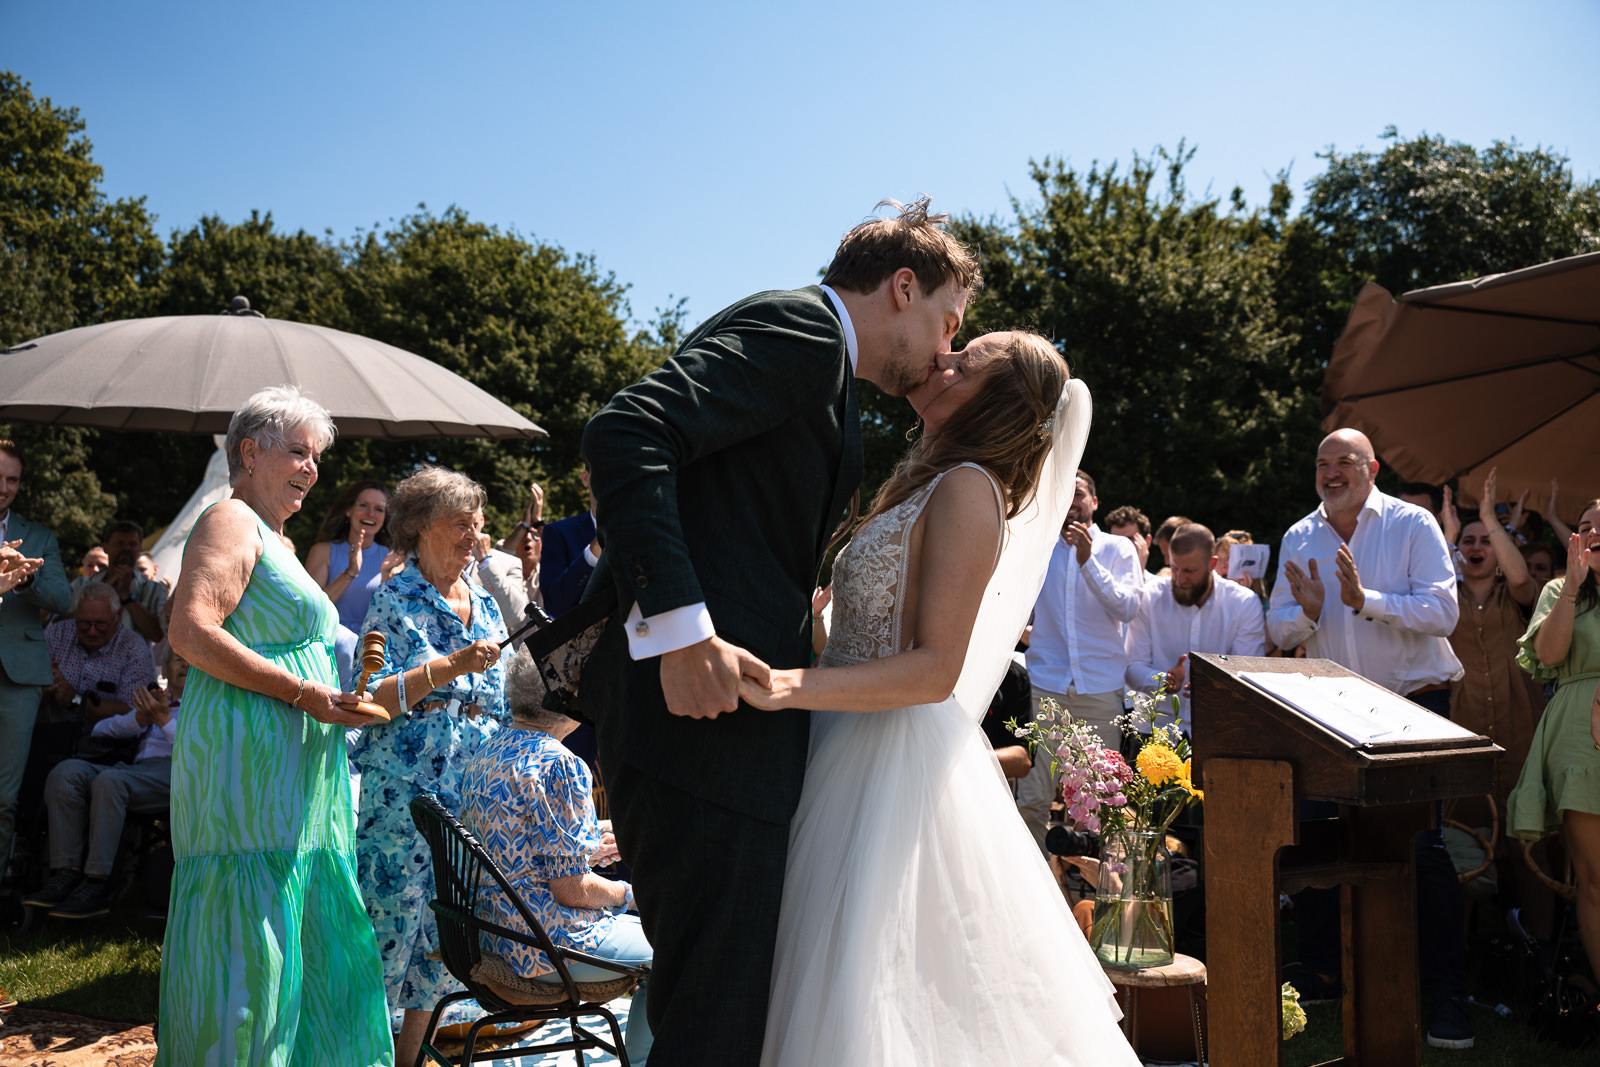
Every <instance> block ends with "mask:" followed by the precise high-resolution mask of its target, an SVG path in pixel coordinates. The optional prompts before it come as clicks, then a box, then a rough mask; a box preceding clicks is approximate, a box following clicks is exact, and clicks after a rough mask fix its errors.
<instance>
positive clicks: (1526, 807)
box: [1506, 500, 1600, 974]
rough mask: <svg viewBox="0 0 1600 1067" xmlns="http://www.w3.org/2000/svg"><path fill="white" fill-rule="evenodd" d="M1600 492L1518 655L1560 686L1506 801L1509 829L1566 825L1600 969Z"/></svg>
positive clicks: (1585, 930) (1535, 831)
mask: <svg viewBox="0 0 1600 1067" xmlns="http://www.w3.org/2000/svg"><path fill="white" fill-rule="evenodd" d="M1597 575H1600V500H1592V501H1590V502H1589V503H1588V504H1586V505H1584V509H1583V516H1582V518H1581V519H1579V520H1578V532H1577V533H1575V534H1573V535H1572V537H1571V538H1570V539H1569V542H1568V545H1567V573H1566V576H1565V577H1563V578H1557V579H1555V580H1554V581H1552V582H1550V583H1549V584H1547V585H1546V586H1545V587H1544V591H1543V592H1542V593H1541V594H1540V595H1539V603H1538V605H1537V606H1536V607H1535V608H1534V609H1533V619H1532V620H1531V621H1530V622H1529V623H1528V632H1527V633H1525V634H1523V635H1522V639H1521V640H1520V641H1519V642H1518V644H1519V645H1520V647H1521V652H1520V654H1519V655H1518V656H1517V662H1518V663H1520V664H1521V665H1522V669H1523V670H1525V671H1528V672H1529V673H1530V674H1532V675H1533V676H1534V677H1535V678H1536V679H1539V680H1540V681H1544V680H1548V679H1552V678H1553V679H1555V681H1556V684H1557V686H1558V687H1559V688H1557V689H1556V695H1555V697H1554V698H1552V699H1551V701H1550V704H1549V706H1548V707H1547V708H1545V712H1544V718H1542V719H1540V720H1539V728H1538V729H1537V730H1535V731H1534V735H1533V746H1532V749H1531V750H1530V751H1529V753H1528V762H1527V763H1525V764H1523V765H1522V775H1521V777H1520V778H1518V779H1517V787H1516V788H1515V789H1513V790H1512V791H1511V798H1510V800H1509V802H1508V804H1507V807H1506V827H1507V829H1508V830H1509V831H1510V833H1512V834H1513V835H1515V836H1517V837H1522V838H1527V839H1529V840H1537V839H1538V838H1540V837H1543V836H1544V835H1545V834H1547V833H1549V832H1550V831H1552V830H1557V829H1559V830H1561V831H1562V838H1563V839H1564V841H1565V843H1566V846H1567V856H1568V858H1570V859H1571V861H1572V868H1573V871H1574V872H1575V874H1576V879H1577V890H1578V896H1577V912H1578V933H1579V935H1580V936H1581V937H1582V938H1583V947H1584V949H1585V951H1586V952H1588V954H1589V965H1590V967H1592V968H1593V969H1594V972H1595V973H1596V974H1600V591H1597V588H1596V583H1595V579H1596V576H1597Z"/></svg>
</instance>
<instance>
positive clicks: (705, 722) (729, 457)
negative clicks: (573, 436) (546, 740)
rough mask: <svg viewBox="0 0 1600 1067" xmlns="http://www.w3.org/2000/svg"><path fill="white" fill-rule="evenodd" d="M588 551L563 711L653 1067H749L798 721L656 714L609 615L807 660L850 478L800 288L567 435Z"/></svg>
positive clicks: (763, 300) (734, 311) (754, 1052)
mask: <svg viewBox="0 0 1600 1067" xmlns="http://www.w3.org/2000/svg"><path fill="white" fill-rule="evenodd" d="M583 454H584V458H585V459H586V460H587V461H588V464H589V471H590V486H591V487H592V489H593V491H594V495H595V503H596V513H597V515H598V518H599V523H600V534H601V538H602V540H603V543H604V545H605V553H604V555H603V557H602V559H601V565H600V566H599V567H598V568H596V570H595V574H594V578H593V580H592V582H591V585H590V594H591V595H592V594H593V593H594V592H595V591H596V590H597V589H599V588H601V587H602V586H603V585H605V584H608V583H609V584H614V585H615V587H616V589H617V593H618V600H619V606H618V610H617V614H616V616H615V617H613V619H612V621H611V624H610V625H609V626H608V627H607V629H606V631H605V633H604V635H603V636H602V638H601V640H600V642H599V644H598V645H597V646H596V648H595V651H594V654H593V656H592V657H591V658H590V660H589V662H588V664H587V665H586V667H585V668H584V675H583V686H582V692H581V694H580V700H581V704H582V707H583V710H584V713H585V714H586V715H587V716H588V717H589V718H591V719H592V720H593V721H594V723H595V726H596V728H597V731H598V733H599V741H600V766H601V771H602V773H603V775H604V776H605V783H606V791H607V794H606V795H607V798H608V801H609V803H610V807H611V815H612V819H613V821H614V824H615V829H616V834H617V844H618V846H619V847H620V849H621V850H622V856H623V859H624V860H626V861H627V863H628V865H629V866H630V867H631V868H632V869H633V875H634V883H633V884H634V891H635V896H636V899H637V901H638V906H639V913H640V917H641V919H642V921H643V924H644V931H645V935H646V936H647V937H648V938H649V939H650V943H651V946H652V948H653V949H654V952H655V961H654V964H653V968H652V972H651V978H650V996H649V998H648V1003H649V1009H648V1010H649V1016H650V1025H651V1029H652V1030H653V1031H654V1034H655V1045H654V1047H653V1048H652V1049H651V1053H650V1062H651V1064H652V1067H676V1065H680V1064H681V1065H691V1064H692V1065H695V1067H710V1065H713V1064H715V1065H717V1067H738V1065H742V1064H752V1065H753V1064H755V1063H756V1062H757V1060H758V1059H759V1057H760V1054H761V1040H762V1036H763V1033H764V1030H765V1026H766V1011H767V994H768V988H769V984H770V981H771V972H772V955H773V946H774V941H775V938H776V936H777V923H778V909H779V904H780V901H781V896H782V891H783V872H784V859H785V855H786V853H787V850H788V844H789V819H790V817H791V816H792V815H793V814H794V810H795V806H796V804H797V802H798V801H799V797H800V783H801V778H802V776H803V775H804V773H805V762H806V743H807V715H806V713H805V712H800V711H787V712H764V711H758V710H755V709H753V708H750V707H748V706H746V705H741V706H740V708H739V710H738V711H736V712H732V713H728V714H724V715H721V716H718V717H717V718H714V719H690V718H684V717H680V716H675V715H672V714H670V713H669V712H668V711H667V707H666V701H665V699H664V697H663V696H662V692H661V674H660V671H661V666H660V663H661V661H660V659H659V657H651V658H647V659H642V660H634V659H633V658H632V656H631V655H630V652H629V647H628V622H627V616H628V613H629V611H630V609H631V608H632V607H633V606H634V604H635V603H637V604H638V606H639V609H640V612H641V613H642V615H643V617H644V618H647V619H648V618H651V617H654V616H657V615H660V614H661V613H663V612H667V611H670V610H672V609H674V608H680V607H685V606H689V605H695V604H704V605H705V606H706V609H707V610H708V612H709V613H710V616H711V621H712V624H713V625H714V626H715V628H716V633H717V636H718V637H720V638H722V639H723V640H725V641H727V642H729V643H731V644H734V645H738V646H740V647H742V648H745V649H748V650H749V651H750V652H751V653H753V654H754V655H756V656H758V657H760V658H761V659H763V660H765V661H766V662H767V663H768V664H769V665H771V666H773V667H801V666H805V665H806V664H807V663H808V662H809V656H810V651H811V592H812V589H813V587H814V584H815V582H816V578H817V573H818V570H819V568H820V566H821V563H822V557H823V553H824V550H825V548H826V545H827V541H828V538H829V535H830V534H831V533H832V531H833V530H834V529H835V527H836V526H837V525H838V524H839V522H840V521H841V520H842V519H843V518H844V517H845V515H846V512H847V508H848V504H849V500H850V498H851V496H852V494H853V493H854V492H855V488H856V485H857V484H858V483H859V481H860V478H861V437H860V425H859V420H858V416H857V413H856V396H855V380H854V374H853V371H852V368H851V366H850V360H849V353H848V350H847V347H846V341H845V333H844V327H843V325H842V324H841V322H840V318H839V315H838V314H837V312H836V311H835V309H834V307H833V305H832V303H831V302H830V300H829V298H828V296H827V294H826V293H825V292H823V290H822V289H821V288H820V287H818V286H811V287H809V288H806V289H799V290H795V291H792V292H772V293H761V294H758V295H756V296H753V297H750V298H748V299H746V300H743V301H741V302H739V303H737V304H735V305H733V306H732V307H730V308H727V309H726V310H724V311H722V312H720V313H719V314H717V315H716V316H715V317H713V318H712V319H711V320H710V321H709V322H707V323H706V324H705V325H704V326H702V327H701V328H700V329H699V330H697V331H696V332H695V334H694V335H693V336H691V337H690V338H689V339H688V340H687V341H685V342H684V344H683V346H682V347H681V348H680V349H679V350H678V351H677V353H676V354H674V355H673V357H672V358H671V359H669V360H668V361H667V363H666V364H665V365H664V366H663V367H662V368H661V369H660V370H658V371H655V372H654V373H652V374H650V375H648V376H647V377H645V378H644V379H643V380H642V381H640V382H638V383H637V384H635V385H632V386H629V387H628V388H626V389H624V390H622V391H621V392H620V393H618V394H617V395H616V396H615V397H614V398H612V400H611V402H610V404H608V405H607V406H606V408H605V409H604V410H603V411H601V412H600V413H599V414H598V415H596V416H595V417H594V418H593V419H592V420H591V421H590V423H589V425H588V428H587V429H586V430H585V432H584V436H583Z"/></svg>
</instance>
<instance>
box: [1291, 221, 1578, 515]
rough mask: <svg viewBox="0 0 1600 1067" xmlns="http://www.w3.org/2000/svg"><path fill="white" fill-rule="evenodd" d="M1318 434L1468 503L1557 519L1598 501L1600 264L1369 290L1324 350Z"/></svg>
mask: <svg viewBox="0 0 1600 1067" xmlns="http://www.w3.org/2000/svg"><path fill="white" fill-rule="evenodd" d="M1322 410H1323V420H1322V426H1323V428H1324V429H1326V430H1333V429H1337V428H1338V427H1341V426H1351V427H1354V428H1356V429H1358V430H1361V431H1363V432H1364V433H1366V435H1367V436H1368V437H1370V438H1372V443H1373V445H1374V447H1375V448H1376V449H1377V451H1378V456H1379V458H1380V459H1382V460H1383V461H1384V462H1386V463H1387V464H1389V466H1391V467H1393V468H1394V470H1395V471H1396V472H1398V473H1399V474H1400V475H1401V476H1403V477H1404V478H1406V479H1407V480H1410V481H1419V482H1432V483H1433V484H1435V485H1442V484H1444V483H1446V482H1449V481H1452V480H1455V479H1458V478H1459V479H1460V486H1459V488H1460V490H1461V493H1462V496H1463V497H1465V498H1466V499H1467V500H1469V501H1472V502H1476V501H1477V498H1478V493H1479V490H1480V489H1481V488H1482V485H1483V479H1484V476H1485V475H1486V474H1487V473H1488V471H1489V468H1491V467H1498V468H1499V476H1498V482H1499V487H1500V492H1501V494H1502V498H1509V499H1510V500H1513V501H1514V500H1515V499H1516V497H1517V495H1518V494H1520V493H1521V492H1522V491H1523V490H1524V489H1527V490H1531V494H1530V497H1529V506H1530V507H1532V508H1534V509H1535V510H1543V508H1544V503H1545V499H1546V496H1547V495H1548V493H1549V490H1550V479H1551V478H1556V479H1558V480H1559V481H1560V483H1561V501H1560V510H1561V512H1562V515H1561V517H1562V518H1563V519H1565V520H1566V521H1567V522H1568V523H1569V524H1570V523H1573V522H1575V521H1576V520H1577V517H1578V516H1577V514H1576V512H1577V509H1578V508H1579V507H1580V506H1581V505H1582V504H1583V502H1584V501H1586V500H1590V499H1593V498H1595V497H1600V252H1592V253H1589V254H1587V255H1582V256H1572V257H1570V258H1568V259H1558V260H1554V261H1552V262H1549V263H1541V264H1539V265H1538V266H1535V267H1527V268H1525V269H1523V270H1517V271H1511V272H1510V273H1508V274H1492V275H1489V276H1488V277H1485V278H1477V279H1474V280H1473V281H1467V282H1457V283H1455V284H1453V285H1438V286H1434V287H1432V288H1428V289H1416V290H1413V291H1411V292H1409V293H1406V294H1404V295H1402V296H1401V297H1400V299H1399V300H1395V299H1392V298H1391V297H1390V295H1389V293H1388V291H1387V290H1385V289H1384V288H1383V287H1382V286H1378V285H1367V286H1364V287H1363V288H1362V290H1361V293H1360V295H1358V296H1357V297H1356V304H1355V307H1354V308H1353V309H1351V312H1350V318H1349V321H1348V322H1346V324H1345V328H1344V333H1343V334H1342V335H1341V336H1340V338H1339V342H1338V344H1336V345H1335V346H1334V349H1333V358H1332V359H1331V360H1330V361H1329V362H1328V370H1327V374H1326V375H1325V377H1324V378H1323V386H1322Z"/></svg>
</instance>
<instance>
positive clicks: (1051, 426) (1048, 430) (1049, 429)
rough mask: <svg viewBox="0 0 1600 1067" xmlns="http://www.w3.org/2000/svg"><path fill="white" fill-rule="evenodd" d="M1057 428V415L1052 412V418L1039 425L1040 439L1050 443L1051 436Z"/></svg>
mask: <svg viewBox="0 0 1600 1067" xmlns="http://www.w3.org/2000/svg"><path fill="white" fill-rule="evenodd" d="M1055 428H1056V413H1055V412H1053V411H1052V412H1051V413H1050V417H1049V418H1047V419H1045V420H1044V421H1043V422H1041V423H1040V424H1039V437H1040V438H1041V439H1042V440H1046V441H1048V440H1049V439H1050V435H1051V434H1052V433H1054V432H1055Z"/></svg>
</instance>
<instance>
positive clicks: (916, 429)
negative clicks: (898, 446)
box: [906, 419, 922, 442]
mask: <svg viewBox="0 0 1600 1067" xmlns="http://www.w3.org/2000/svg"><path fill="white" fill-rule="evenodd" d="M921 436H922V420H921V419H918V420H917V421H916V422H915V423H914V424H913V425H912V427H911V429H909V430H907V431H906V440H907V441H911V442H915V441H916V439H917V438H918V437H921Z"/></svg>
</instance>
